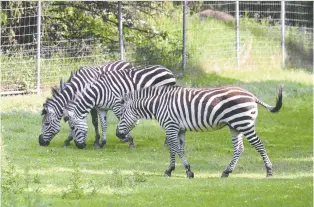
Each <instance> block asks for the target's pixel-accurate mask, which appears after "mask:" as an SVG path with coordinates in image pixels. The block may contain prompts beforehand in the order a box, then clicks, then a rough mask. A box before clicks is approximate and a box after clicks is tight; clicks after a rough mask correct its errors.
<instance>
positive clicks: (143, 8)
mask: <svg viewBox="0 0 314 207" xmlns="http://www.w3.org/2000/svg"><path fill="white" fill-rule="evenodd" d="M260 3H261V4H259V5H257V4H255V3H254V2H253V3H251V4H250V3H249V2H247V3H243V4H241V3H240V15H241V22H240V25H241V27H240V38H241V39H240V68H241V69H249V70H259V68H265V67H269V68H274V69H276V68H279V67H281V46H280V45H281V39H280V38H281V36H280V33H281V32H280V25H279V19H280V4H279V3H278V2H277V3H276V2H270V3H267V2H266V3H265V2H264V3H263V2H260ZM294 3H297V4H300V5H301V6H295V7H293V6H292V5H293V4H294ZM36 5H37V2H31V1H23V2H21V1H10V2H8V1H2V2H1V6H2V10H1V28H2V29H1V51H2V55H1V59H0V60H1V63H2V65H3V66H4V67H3V71H2V78H1V79H2V88H1V89H2V91H5V90H26V91H30V90H32V89H34V88H35V86H36V82H37V81H36V78H37V74H36V60H35V57H36V42H37V40H36V24H37V18H36V14H37V11H36ZM263 5H264V6H263ZM269 5H271V6H272V7H269ZM312 7H313V4H311V2H289V4H288V3H287V6H286V9H287V20H286V25H287V28H286V68H287V69H293V70H295V69H297V70H307V71H309V72H312V67H313V49H312V48H313V39H312V34H313V33H312V29H313V18H312V17H313V13H311V12H312V10H313V9H310V8H312ZM21 8H22V9H21ZM117 8H118V4H117V2H111V1H109V2H108V1H101V2H93V1H82V2H77V1H52V2H42V36H41V57H42V60H41V84H42V87H43V88H45V87H47V86H51V85H54V84H56V83H57V82H58V79H59V78H60V76H64V77H67V76H68V74H69V72H70V71H72V70H77V69H78V68H79V67H80V66H83V65H90V64H101V63H103V62H105V61H107V60H112V59H118V58H119V49H118V40H119V39H118V19H117V15H118V13H117ZM122 8H123V9H122V13H123V19H124V21H123V28H124V29H123V33H124V43H125V56H126V57H125V58H126V59H127V60H128V61H131V62H134V63H135V64H162V65H165V66H166V67H168V68H170V69H171V70H173V71H175V72H176V71H179V70H180V69H181V65H182V64H181V62H182V3H181V2H141V3H139V2H123V5H122ZM206 10H207V11H215V12H216V11H217V12H220V13H219V15H218V14H216V13H211V15H207V16H206V17H205V18H204V15H203V16H202V15H200V14H201V13H200V12H201V11H202V12H203V11H206ZM234 11H235V4H228V2H227V3H225V4H217V2H189V3H188V15H187V28H188V30H187V58H188V60H187V63H188V68H189V69H190V70H196V71H197V70H198V69H201V70H203V71H208V72H218V73H219V72H221V71H223V70H234V69H235V68H236V67H237V64H236V63H237V61H236V50H235V26H234V17H233V16H234ZM305 14H306V15H305ZM278 15H279V16H278ZM288 15H289V16H288ZM298 15H299V16H298ZM306 18H307V19H306ZM21 65H23V67H21Z"/></svg>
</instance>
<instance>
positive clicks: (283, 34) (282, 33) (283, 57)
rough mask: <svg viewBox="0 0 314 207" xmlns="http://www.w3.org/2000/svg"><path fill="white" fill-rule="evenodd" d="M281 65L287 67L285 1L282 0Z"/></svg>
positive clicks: (283, 67)
mask: <svg viewBox="0 0 314 207" xmlns="http://www.w3.org/2000/svg"><path fill="white" fill-rule="evenodd" d="M281 55H282V60H281V64H282V65H281V67H282V69H283V70H284V69H285V1H281Z"/></svg>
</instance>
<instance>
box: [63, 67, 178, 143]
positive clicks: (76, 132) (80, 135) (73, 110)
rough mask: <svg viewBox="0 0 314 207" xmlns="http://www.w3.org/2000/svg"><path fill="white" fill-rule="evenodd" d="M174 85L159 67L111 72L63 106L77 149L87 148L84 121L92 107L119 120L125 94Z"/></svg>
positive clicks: (170, 73)
mask: <svg viewBox="0 0 314 207" xmlns="http://www.w3.org/2000/svg"><path fill="white" fill-rule="evenodd" d="M175 83H176V79H175V77H174V75H173V74H172V72H171V71H170V70H168V69H167V68H165V67H163V66H160V65H154V66H147V67H145V68H139V69H128V70H120V71H110V72H108V73H106V74H105V75H101V76H100V77H99V78H98V79H97V80H96V81H95V82H94V83H93V84H91V85H89V86H88V87H86V89H85V90H84V91H83V92H82V94H80V95H78V96H77V97H76V98H75V99H74V100H72V101H71V102H70V103H69V104H68V105H67V106H66V107H65V110H64V117H65V119H66V120H69V125H70V126H71V129H72V131H73V136H74V141H75V144H76V146H77V147H78V148H84V147H85V146H86V145H85V138H86V134H87V122H86V120H85V119H86V117H87V114H88V112H89V111H90V110H91V109H92V108H94V107H97V108H101V109H102V110H113V112H114V114H115V115H116V116H117V117H118V118H119V117H120V114H121V110H120V108H121V98H122V97H123V95H124V94H126V93H129V92H131V91H134V90H138V89H140V88H146V87H149V86H156V87H158V86H163V85H174V84H175Z"/></svg>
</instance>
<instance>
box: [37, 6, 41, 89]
mask: <svg viewBox="0 0 314 207" xmlns="http://www.w3.org/2000/svg"><path fill="white" fill-rule="evenodd" d="M40 30H41V1H38V7H37V36H36V38H37V56H36V69H37V93H38V94H39V93H40V36H41V31H40Z"/></svg>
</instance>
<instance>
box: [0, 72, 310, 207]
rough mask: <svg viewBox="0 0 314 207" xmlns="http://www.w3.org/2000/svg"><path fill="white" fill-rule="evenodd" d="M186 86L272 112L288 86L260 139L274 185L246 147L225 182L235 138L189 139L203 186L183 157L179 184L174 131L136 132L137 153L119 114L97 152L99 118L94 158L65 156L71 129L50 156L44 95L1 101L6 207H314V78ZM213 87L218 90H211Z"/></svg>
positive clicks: (248, 76)
mask: <svg viewBox="0 0 314 207" xmlns="http://www.w3.org/2000/svg"><path fill="white" fill-rule="evenodd" d="M179 83H180V84H185V85H190V86H208V85H220V84H223V85H225V84H229V85H230V84H231V85H238V86H241V87H243V88H246V89H248V90H250V91H251V92H253V93H254V94H256V95H257V96H258V97H259V98H261V99H262V100H263V101H265V102H267V103H268V104H270V105H274V104H275V96H276V90H277V88H278V86H279V84H281V83H283V84H285V87H284V90H283V108H282V110H281V111H280V112H279V113H276V114H272V113H270V112H269V111H267V110H266V109H265V108H263V107H259V115H258V118H257V133H258V135H259V136H260V138H261V140H262V141H263V142H264V144H265V146H266V150H267V152H268V155H269V157H270V159H271V161H272V163H273V172H274V176H273V177H272V178H266V177H265V175H266V170H265V167H264V164H263V161H262V158H261V157H260V155H259V154H258V153H257V152H256V151H255V149H254V148H253V147H251V146H250V144H249V143H248V142H247V140H244V145H245V151H244V153H243V155H242V156H241V158H240V160H239V162H238V164H237V166H236V168H235V170H234V171H233V173H232V174H230V176H229V178H227V179H221V178H220V175H221V173H222V171H223V170H224V168H225V167H226V166H227V165H228V163H229V162H230V161H231V157H232V152H233V148H232V144H231V136H230V134H229V130H228V129H227V128H224V129H221V130H218V131H215V132H198V133H196V132H188V133H187V137H186V157H187V159H188V160H189V162H190V164H191V167H192V170H193V171H194V174H195V178H194V179H187V178H186V174H185V170H184V167H183V166H182V164H181V161H180V159H179V158H178V157H177V160H176V161H177V162H176V163H177V165H176V169H175V171H174V172H173V173H172V177H164V176H163V173H164V171H165V169H166V168H167V167H168V164H169V152H168V149H167V148H165V147H164V145H163V143H164V137H165V134H164V130H163V129H161V128H160V127H159V125H158V123H157V122H156V121H153V120H152V121H144V120H143V121H141V122H140V124H139V125H138V126H137V127H136V128H135V129H134V130H133V131H132V135H133V137H134V141H135V145H136V148H135V149H128V145H127V144H126V143H121V142H120V141H119V140H118V139H117V138H116V137H115V127H116V123H117V120H116V119H115V118H114V117H113V115H112V114H109V127H108V142H107V145H106V146H105V147H104V148H103V149H100V150H95V149H94V148H93V146H92V143H93V139H94V132H93V130H92V124H91V119H90V118H89V127H90V130H89V134H88V138H87V148H86V149H85V150H79V149H77V148H76V147H75V145H74V144H73V143H72V144H71V145H70V146H69V147H67V148H65V147H63V141H64V140H65V138H66V137H67V135H68V132H69V129H68V126H67V124H65V123H62V129H61V131H60V133H59V134H58V135H57V136H56V137H55V138H54V139H53V140H52V142H51V144H50V145H49V146H48V147H40V146H39V144H38V136H39V133H40V128H41V120H42V117H41V116H40V111H41V109H42V104H43V102H44V100H45V97H47V96H49V92H45V93H43V94H41V95H26V96H12V97H2V98H1V108H2V110H1V127H2V143H1V144H2V148H1V149H2V150H1V155H2V156H1V167H2V169H1V173H2V178H1V184H2V188H1V189H2V199H1V202H2V206H84V207H86V206H241V207H242V206H313V191H312V190H313V141H312V140H313V139H312V136H313V111H312V109H313V96H312V89H313V84H312V74H309V73H304V72H302V71H285V72H280V71H279V72H278V71H277V72H276V75H274V73H273V71H264V72H263V71H260V72H258V71H257V73H256V75H252V73H251V71H244V72H240V73H239V72H238V73H236V72H234V73H232V72H222V73H221V74H218V75H217V74H205V75H202V77H193V76H186V77H184V78H183V79H181V80H180V81H179ZM210 83H212V84H210Z"/></svg>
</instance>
